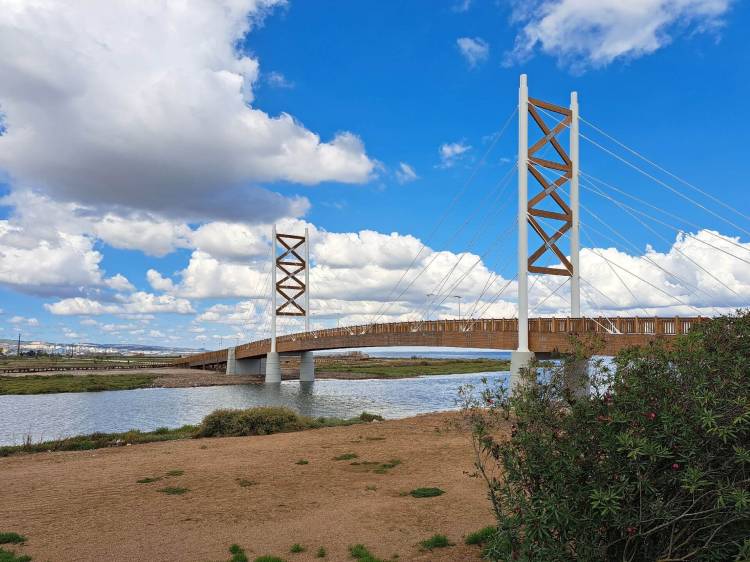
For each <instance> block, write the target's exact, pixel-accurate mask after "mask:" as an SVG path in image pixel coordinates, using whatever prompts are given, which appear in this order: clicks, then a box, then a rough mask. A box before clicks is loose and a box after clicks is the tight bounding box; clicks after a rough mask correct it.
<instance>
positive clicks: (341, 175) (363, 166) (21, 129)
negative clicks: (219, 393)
mask: <svg viewBox="0 0 750 562" xmlns="http://www.w3.org/2000/svg"><path fill="white" fill-rule="evenodd" d="M280 3H283V2H281V1H280V0H194V1H191V2H187V3H178V2H129V1H126V0H111V1H107V2H99V1H97V0H83V1H81V2H57V1H55V0H39V1H37V2H27V1H25V0H6V1H5V2H4V3H3V8H2V10H0V76H2V81H0V106H2V111H3V114H4V127H5V132H4V134H3V135H2V136H0V167H1V168H4V169H5V170H6V171H7V172H8V173H9V174H10V176H11V177H12V179H13V183H14V185H24V186H29V187H33V188H34V189H38V190H41V191H43V192H45V193H47V194H49V195H51V196H52V197H53V198H55V199H57V200H65V201H78V202H82V201H85V202H86V204H87V205H91V206H106V207H107V208H109V209H126V210H127V209H130V210H140V211H150V212H156V213H159V214H161V215H170V216H175V217H180V218H186V219H191V220H196V219H197V220H204V219H207V218H208V219H211V218H224V219H230V220H237V219H240V218H241V219H242V220H245V221H260V220H262V221H266V222H268V221H270V220H273V219H275V218H277V217H279V216H298V215H300V214H302V213H304V212H305V211H306V210H307V208H308V206H309V203H308V202H307V200H306V199H304V198H300V197H296V198H288V197H283V196H281V195H279V194H276V193H273V192H271V191H268V190H266V189H263V188H261V187H258V186H257V183H258V182H273V181H290V182H297V183H302V184H308V185H312V184H316V183H319V182H322V181H337V182H344V183H361V182H365V181H367V180H368V179H369V178H370V177H371V175H372V173H373V171H374V168H375V164H374V162H373V161H372V160H371V159H370V158H369V157H368V156H367V155H366V153H365V149H364V146H363V144H362V142H361V140H360V139H359V138H358V137H357V136H356V135H355V134H353V133H350V132H346V131H344V132H341V133H338V134H336V135H335V136H334V137H333V138H331V139H327V140H322V139H320V137H319V136H318V135H317V134H315V133H314V132H312V131H310V130H308V129H306V128H305V127H304V126H303V125H302V124H301V123H300V122H298V121H297V120H295V119H294V118H293V117H292V116H291V115H288V114H286V113H282V114H280V115H277V116H271V115H268V114H267V113H265V112H263V111H262V110H260V109H258V108H256V107H253V106H252V105H251V104H252V102H253V99H254V94H253V84H254V83H255V82H256V81H257V79H258V76H259V64H258V61H257V59H255V58H253V57H251V56H249V55H247V54H244V53H243V52H242V51H241V49H240V48H238V45H241V44H242V42H243V40H244V39H245V38H246V36H247V35H248V33H249V32H250V31H251V29H252V27H253V25H256V24H257V23H258V22H259V20H260V19H261V18H262V16H264V15H266V14H267V12H268V11H269V10H270V9H271V8H273V6H275V5H278V4H280ZM118 214H123V213H121V212H118ZM115 227H116V225H108V226H105V229H106V228H109V230H110V231H111V230H112V228H115ZM110 234H112V237H113V239H114V238H116V234H114V233H111V232H110ZM120 239H121V238H120ZM154 251H155V252H160V251H161V252H163V251H164V249H159V248H156V249H155V250H154Z"/></svg>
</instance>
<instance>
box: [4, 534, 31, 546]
mask: <svg viewBox="0 0 750 562" xmlns="http://www.w3.org/2000/svg"><path fill="white" fill-rule="evenodd" d="M25 542H26V537H24V536H23V535H19V534H18V533H0V544H23V543H25Z"/></svg>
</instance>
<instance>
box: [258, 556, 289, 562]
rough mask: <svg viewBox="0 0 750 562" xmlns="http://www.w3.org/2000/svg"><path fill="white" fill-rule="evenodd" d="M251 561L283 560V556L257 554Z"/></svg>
mask: <svg viewBox="0 0 750 562" xmlns="http://www.w3.org/2000/svg"><path fill="white" fill-rule="evenodd" d="M253 562H284V559H283V558H279V557H278V556H268V555H266V556H258V557H257V558H256V559H255V560H254V561H253Z"/></svg>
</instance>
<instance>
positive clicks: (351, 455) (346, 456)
mask: <svg viewBox="0 0 750 562" xmlns="http://www.w3.org/2000/svg"><path fill="white" fill-rule="evenodd" d="M357 457H359V455H358V454H357V453H344V454H343V455H339V456H338V457H333V460H335V461H348V460H351V459H356V458H357Z"/></svg>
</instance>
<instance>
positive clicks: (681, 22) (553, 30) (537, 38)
mask: <svg viewBox="0 0 750 562" xmlns="http://www.w3.org/2000/svg"><path fill="white" fill-rule="evenodd" d="M731 4H732V0H627V1H623V0H535V1H530V2H529V1H520V0H516V2H515V11H514V19H515V21H516V22H517V23H520V24H521V25H522V29H521V31H520V32H519V33H518V36H517V37H516V43H515V47H514V49H513V51H512V52H511V53H509V56H508V62H509V63H511V62H514V61H523V60H526V59H528V58H529V57H530V56H531V55H532V54H533V52H534V51H535V50H536V49H539V50H541V51H542V52H544V53H545V54H548V55H551V56H554V57H556V58H557V59H558V60H559V61H560V62H561V63H562V64H565V65H571V66H573V67H574V68H576V69H584V68H586V67H600V66H605V65H607V64H609V63H611V62H612V61H614V60H616V59H621V58H636V57H640V56H643V55H647V54H650V53H653V52H654V51H657V50H658V49H660V48H662V47H663V46H665V45H667V44H669V43H670V42H671V41H672V39H673V38H674V37H675V36H676V35H677V34H678V33H680V32H685V31H686V30H690V31H691V32H693V33H695V32H706V31H715V30H717V29H718V28H720V27H721V26H722V25H723V17H724V16H725V15H726V13H727V11H728V10H729V8H730V6H731Z"/></svg>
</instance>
